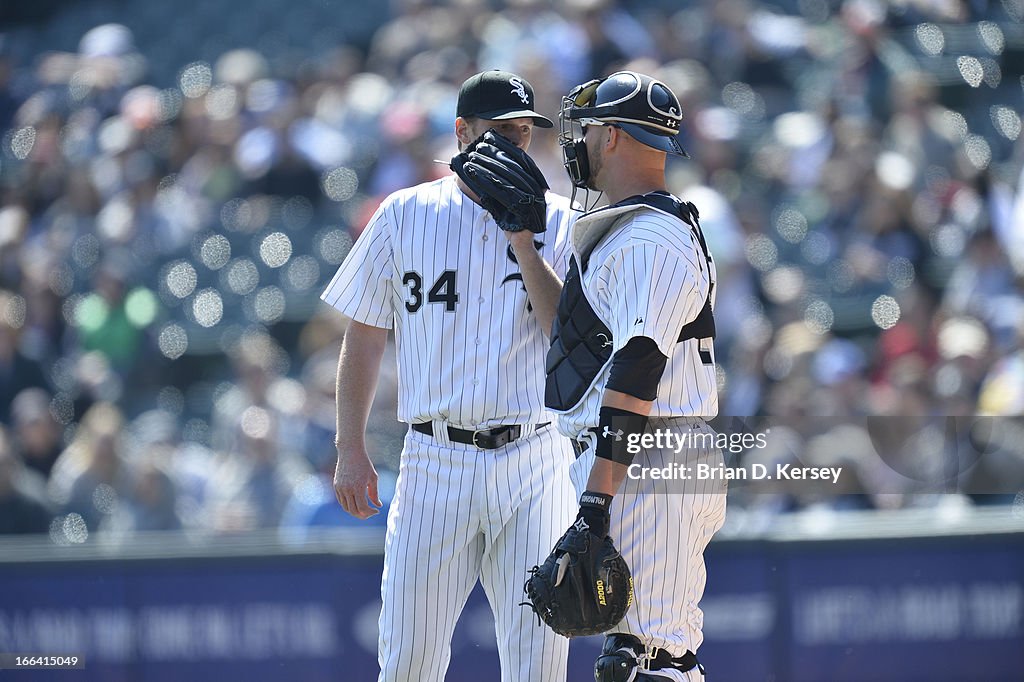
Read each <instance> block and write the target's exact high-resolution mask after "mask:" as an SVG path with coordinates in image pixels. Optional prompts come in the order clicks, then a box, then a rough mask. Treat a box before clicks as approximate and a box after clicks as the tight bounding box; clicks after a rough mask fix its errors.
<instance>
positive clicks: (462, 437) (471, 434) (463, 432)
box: [412, 422, 551, 450]
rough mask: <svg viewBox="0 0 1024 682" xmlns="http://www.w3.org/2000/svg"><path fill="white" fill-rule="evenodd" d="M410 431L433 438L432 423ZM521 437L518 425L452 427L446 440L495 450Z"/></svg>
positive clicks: (520, 427) (538, 429)
mask: <svg viewBox="0 0 1024 682" xmlns="http://www.w3.org/2000/svg"><path fill="white" fill-rule="evenodd" d="M550 423H551V422H544V423H543V424H537V426H536V427H535V429H534V430H536V431H540V430H541V429H542V428H544V427H545V426H547V425H548V424H550ZM412 430H413V431H416V432H417V433H422V434H425V435H427V436H433V435H434V424H433V423H432V422H421V423H419V424H413V425H412ZM522 435H523V427H522V426H521V425H519V424H511V425H509V426H495V427H494V428H491V429H480V430H479V431H470V430H468V429H458V428H455V427H454V426H449V427H448V438H450V439H451V440H452V441H454V442H456V443H464V444H465V445H475V446H476V447H478V448H480V449H481V450H495V449H497V448H500V447H504V446H505V445H508V444H509V443H511V442H512V441H514V440H516V439H518V438H519V437H520V436H522Z"/></svg>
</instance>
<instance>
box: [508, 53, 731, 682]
mask: <svg viewBox="0 0 1024 682" xmlns="http://www.w3.org/2000/svg"><path fill="white" fill-rule="evenodd" d="M681 112H682V110H681V108H680V105H679V101H678V99H676V96H675V95H674V94H673V93H672V91H671V90H670V89H669V88H668V86H666V85H665V84H664V83H662V82H660V81H658V80H656V79H654V78H651V77H650V76H646V75H643V74H639V73H634V72H631V71H621V72H618V73H615V74H612V75H610V76H608V77H607V78H604V79H601V80H594V81H591V82H589V83H584V84H583V85H580V86H578V87H576V88H575V89H574V90H573V91H572V92H571V93H570V94H569V95H568V96H567V97H566V98H564V99H563V106H562V110H561V114H560V117H559V119H560V124H561V126H560V133H561V134H560V135H559V144H560V145H561V147H562V154H563V159H564V161H565V167H566V170H567V171H568V173H569V176H570V179H571V180H572V183H573V186H574V187H575V188H579V189H586V190H598V191H602V192H604V193H605V194H606V195H607V199H608V202H609V205H607V206H604V207H602V208H599V209H596V210H593V211H590V212H588V213H586V214H584V215H583V216H581V217H579V218H577V220H576V222H575V224H574V225H573V230H572V240H573V256H572V258H571V260H570V264H569V274H568V275H567V277H566V280H565V284H564V286H563V289H562V294H561V298H560V300H559V304H558V311H557V318H556V320H555V325H554V328H553V330H552V335H551V348H550V350H549V352H548V357H547V366H546V369H547V384H546V392H545V400H546V404H547V405H548V407H550V408H552V409H553V410H555V411H557V412H559V413H560V416H559V420H558V428H559V431H561V432H562V433H563V434H564V435H566V436H569V437H571V438H575V439H576V441H577V442H578V443H579V447H578V459H577V460H576V462H575V464H573V466H572V468H571V470H570V475H571V476H572V478H573V483H574V484H575V485H576V487H577V489H578V490H582V491H583V492H582V495H581V496H580V507H579V514H578V517H577V522H576V523H575V524H574V525H573V526H572V527H570V529H569V530H568V531H567V532H566V534H565V536H563V538H562V539H561V540H560V541H559V542H558V543H557V545H556V547H555V549H554V551H553V552H552V554H551V555H550V556H549V558H548V559H547V560H546V561H545V562H544V563H543V564H542V565H541V566H539V567H537V568H535V569H534V571H533V575H532V576H531V578H530V579H529V581H528V582H527V585H526V591H527V593H528V595H529V597H530V600H531V602H532V605H533V607H534V609H535V610H536V611H537V613H538V615H539V616H540V617H541V618H542V619H544V620H545V621H546V622H547V623H548V624H549V625H550V626H551V627H552V628H553V629H555V630H556V631H558V632H561V633H563V634H566V635H576V634H590V633H593V632H606V633H607V635H606V638H605V642H604V646H603V649H602V654H601V656H600V657H599V658H598V659H597V661H596V663H595V666H594V672H595V678H596V680H597V681H598V682H641V681H643V682H654V681H657V680H675V681H676V682H683V681H685V682H696V680H698V679H699V678H700V677H701V676H703V673H704V669H703V667H702V666H701V664H700V663H698V661H697V656H696V651H697V648H698V647H699V646H700V644H701V642H702V639H703V635H702V633H701V628H702V625H703V614H702V612H701V610H700V608H699V607H698V603H699V601H700V598H701V595H702V594H703V591H704V582H705V572H704V560H703V552H704V548H705V547H706V546H707V544H708V542H709V541H710V539H711V537H712V535H714V533H715V532H716V531H717V530H718V529H719V528H720V527H721V526H722V523H723V522H724V520H725V492H726V491H725V483H724V481H722V480H706V481H702V480H693V481H690V480H686V479H685V477H684V479H683V480H681V481H675V482H673V481H666V480H663V479H660V478H657V477H645V476H644V475H643V472H644V471H645V470H646V471H650V470H652V469H659V470H664V469H665V468H666V467H669V466H672V465H674V466H675V467H676V470H680V468H681V470H682V471H684V472H685V471H691V472H693V471H697V470H698V466H697V465H698V464H699V463H705V464H709V465H717V466H721V463H722V453H721V451H720V450H718V449H716V448H714V441H715V439H714V435H715V434H714V432H713V431H712V430H711V429H710V427H709V426H708V425H707V423H706V422H705V421H704V419H705V418H706V417H712V416H714V415H715V414H717V411H718V397H717V392H716V376H715V365H714V348H713V340H714V336H715V322H714V312H713V306H714V283H715V264H714V261H713V260H712V258H711V254H710V252H709V251H708V248H707V244H706V242H705V240H704V235H703V234H702V232H701V229H700V222H699V220H698V215H697V209H696V208H695V207H694V206H693V205H692V204H689V203H686V202H684V201H682V200H680V199H678V198H677V197H675V196H673V195H672V194H670V193H669V192H668V191H667V189H666V183H665V163H666V159H667V156H668V155H669V154H672V155H676V156H686V153H685V152H684V151H683V148H682V147H681V146H680V144H679V141H678V139H677V136H678V133H679V126H680V123H681V120H682V113H681ZM664 432H672V433H673V434H674V435H675V436H678V437H680V438H685V442H689V443H693V444H695V445H694V446H693V447H689V448H685V449H675V448H673V447H672V446H668V447H665V442H666V441H667V440H668V439H664V440H661V439H652V440H651V441H650V444H651V447H648V448H647V449H643V448H642V447H639V444H640V443H641V442H642V441H640V440H639V437H640V436H656V435H659V433H664ZM707 436H710V438H708V437H707ZM659 440H661V442H660V443H659V442H658V441H659ZM676 442H678V441H676ZM631 446H632V447H631ZM627 473H628V474H629V475H628V476H627ZM655 473H656V472H655ZM609 532H610V533H611V536H612V537H614V538H615V540H616V541H617V542H618V543H619V547H620V549H621V550H622V556H621V557H620V556H619V554H618V552H616V551H615V548H614V543H613V542H612V540H611V539H610V537H609ZM623 559H624V560H623ZM627 565H628V569H627ZM630 570H631V573H632V583H630ZM631 584H632V588H633V591H634V592H635V594H633V595H632V596H633V599H632V603H630V596H631V590H630V585H631ZM620 619H621V622H620Z"/></svg>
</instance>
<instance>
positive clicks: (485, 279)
mask: <svg viewBox="0 0 1024 682" xmlns="http://www.w3.org/2000/svg"><path fill="white" fill-rule="evenodd" d="M547 204H548V223H547V224H548V229H547V231H546V232H544V233H542V234H539V235H536V237H535V239H534V243H535V244H541V245H540V246H539V247H538V250H539V252H540V254H541V256H542V257H543V258H544V260H545V261H547V262H548V263H549V264H551V266H552V267H553V268H554V270H555V272H556V273H557V274H558V276H559V277H560V278H563V279H564V278H565V273H566V266H567V263H568V257H569V240H568V233H569V224H570V221H571V218H572V215H573V213H572V211H571V210H570V208H569V200H568V199H567V198H565V197H562V196H559V195H556V194H553V193H551V192H549V193H548V194H547ZM321 298H322V299H323V300H324V301H326V302H327V303H329V304H330V305H332V306H334V307H335V308H336V309H337V310H339V311H340V312H341V313H342V314H344V315H346V316H348V317H350V318H352V319H353V320H356V321H358V322H362V323H364V324H368V325H371V326H374V327H384V328H392V327H393V328H394V330H395V340H396V345H397V349H398V372H399V379H398V419H399V420H400V421H403V422H409V423H413V422H424V421H435V420H436V421H447V422H449V423H451V424H453V425H455V426H458V427H461V428H467V429H469V428H487V427H490V426H497V425H500V424H529V423H541V422H545V421H553V415H552V414H551V413H550V412H549V411H548V410H547V409H546V408H545V407H544V358H545V354H546V352H547V347H548V340H547V338H546V336H545V335H544V334H543V333H542V331H541V329H540V325H539V323H538V321H537V318H536V316H535V315H534V314H533V313H532V312H531V311H530V310H528V309H527V305H528V301H527V296H526V289H525V286H524V285H523V281H522V275H521V273H520V271H519V265H518V264H517V263H516V262H515V261H514V260H513V254H512V249H511V245H510V244H509V241H508V239H507V238H506V237H505V236H504V235H503V234H502V232H501V228H499V227H498V225H497V224H496V223H495V222H494V219H493V218H492V217H491V215H490V214H489V213H488V212H487V211H485V210H484V209H483V208H482V207H480V206H479V205H478V204H477V203H476V202H474V201H472V200H471V199H470V198H469V197H467V196H466V195H465V194H463V193H462V191H461V190H460V189H459V188H458V185H457V184H456V182H455V176H454V175H452V176H448V177H445V178H443V179H441V180H437V181H434V182H429V183H424V184H421V185H417V186H415V187H411V188H409V189H405V190H400V191H398V192H395V193H394V194H392V195H390V196H389V197H388V198H387V199H385V200H384V202H383V203H382V204H381V205H380V207H379V208H378V209H377V211H376V213H374V215H373V217H372V218H371V219H370V222H369V224H368V225H367V226H366V229H365V231H364V232H363V233H362V235H360V237H359V239H357V240H356V243H355V245H354V246H353V248H352V251H351V252H350V253H349V255H348V257H347V258H346V259H345V262H344V263H342V265H341V267H340V268H338V271H337V273H335V275H334V278H333V279H332V280H331V283H330V284H329V285H328V287H327V289H326V290H325V291H324V293H323V295H322V296H321Z"/></svg>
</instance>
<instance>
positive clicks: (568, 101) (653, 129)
mask: <svg viewBox="0 0 1024 682" xmlns="http://www.w3.org/2000/svg"><path fill="white" fill-rule="evenodd" d="M682 120H683V113H682V107H680V105H679V100H678V99H677V98H676V96H675V94H674V93H673V92H672V91H671V90H670V89H669V87H668V86H667V85H665V84H664V83H662V82H661V81H659V80H656V79H654V78H651V77H650V76H645V75H643V74H640V73H636V72H633V71H619V72H617V73H613V74H612V75H610V76H608V77H607V78H603V79H597V80H592V81H589V82H587V83H583V84H582V85H577V86H576V87H575V88H573V89H572V91H570V92H569V94H568V95H567V96H565V97H563V98H562V108H561V111H560V112H559V116H558V123H559V126H558V129H559V135H558V144H559V145H560V146H561V147H562V158H563V163H564V165H565V170H566V172H568V173H569V178H570V179H571V180H572V183H573V185H574V186H575V187H580V188H586V187H587V186H588V182H589V181H590V177H589V175H590V167H589V166H590V164H589V163H588V159H587V149H586V147H585V145H584V143H583V131H584V128H585V127H586V126H587V125H594V124H599V125H613V126H615V127H617V128H620V129H621V130H623V131H624V132H626V133H627V134H628V135H629V136H630V137H632V138H633V139H635V140H637V141H638V142H642V143H643V144H645V145H647V146H649V147H653V148H654V149H657V150H659V151H663V152H665V153H668V154H675V155H678V156H686V157H688V156H689V154H687V153H686V151H685V150H684V149H683V147H682V145H680V144H679V141H678V139H677V138H678V135H679V125H680V123H681V121H682Z"/></svg>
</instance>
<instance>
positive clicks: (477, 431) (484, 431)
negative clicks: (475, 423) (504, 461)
mask: <svg viewBox="0 0 1024 682" xmlns="http://www.w3.org/2000/svg"><path fill="white" fill-rule="evenodd" d="M489 431H490V429H477V430H476V431H474V432H473V445H474V446H475V447H477V448H479V449H481V450H487V449H488V448H485V447H484V446H482V445H480V443H477V442H476V439H477V436H479V435H480V434H481V433H483V434H486V435H490V434H489V433H488V432H489Z"/></svg>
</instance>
